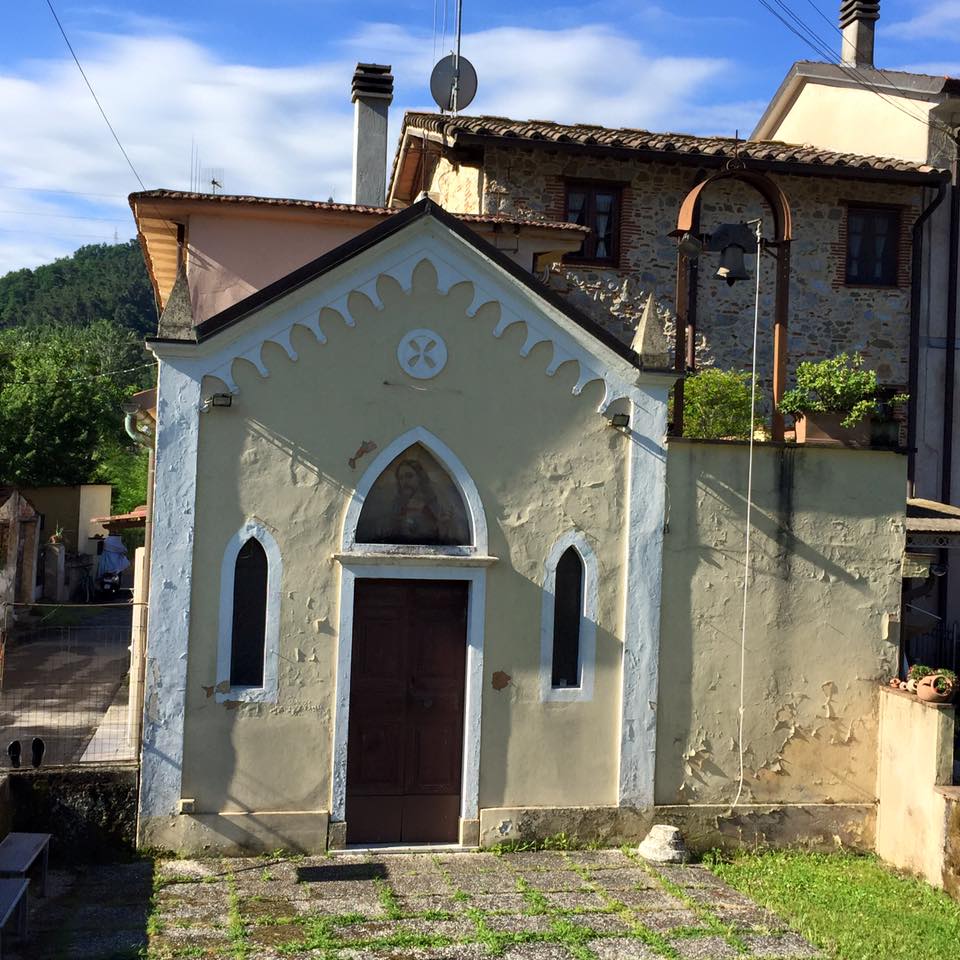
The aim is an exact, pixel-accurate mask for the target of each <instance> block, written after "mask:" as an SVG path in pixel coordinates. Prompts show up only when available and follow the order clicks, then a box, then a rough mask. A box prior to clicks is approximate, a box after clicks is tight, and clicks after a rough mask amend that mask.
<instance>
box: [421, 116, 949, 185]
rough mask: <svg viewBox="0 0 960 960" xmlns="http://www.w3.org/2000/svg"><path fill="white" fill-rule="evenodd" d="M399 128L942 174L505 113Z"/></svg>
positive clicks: (815, 152) (867, 159) (784, 147)
mask: <svg viewBox="0 0 960 960" xmlns="http://www.w3.org/2000/svg"><path fill="white" fill-rule="evenodd" d="M403 125H404V129H405V130H407V129H410V128H413V129H420V130H423V131H426V132H429V133H434V134H442V135H444V136H447V137H451V138H454V139H456V138H457V137H459V136H467V137H471V136H472V137H480V138H484V139H502V140H515V141H525V142H529V143H540V144H551V143H555V144H557V145H561V146H576V147H597V148H600V149H611V150H625V151H636V152H645V153H660V154H664V155H665V158H668V157H669V156H670V155H673V156H675V157H685V156H687V157H693V158H696V157H714V158H717V157H719V158H721V159H729V160H738V159H739V160H756V161H763V162H766V163H775V164H788V165H801V166H807V167H821V168H826V170H825V173H828V172H830V171H836V172H840V171H841V170H843V171H855V170H869V171H873V172H881V173H882V172H887V173H891V174H894V175H896V174H912V175H914V176H917V175H920V176H929V177H930V178H931V179H933V178H936V179H942V178H943V177H944V175H945V171H941V170H939V169H937V168H936V167H933V166H930V165H929V164H917V163H910V162H908V161H906V160H898V159H895V158H892V157H871V156H859V155H857V154H853V153H840V152H837V151H834V150H822V149H820V148H819V147H813V146H809V145H804V144H795V143H781V142H779V141H774V140H759V141H758V140H737V139H734V138H733V137H697V136H692V135H690V134H683V133H653V132H651V131H649V130H637V129H631V128H614V127H601V126H596V125H594V124H585V123H576V124H568V123H555V122H553V121H551V120H510V119H508V118H507V117H483V116H481V117H470V116H456V117H453V116H446V115H441V114H434V113H414V112H409V113H407V114H406V115H405V116H404V120H403Z"/></svg>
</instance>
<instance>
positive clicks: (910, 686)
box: [904, 663, 933, 693]
mask: <svg viewBox="0 0 960 960" xmlns="http://www.w3.org/2000/svg"><path fill="white" fill-rule="evenodd" d="M932 673H933V670H931V669H930V667H928V666H927V665H926V664H923V663H915V664H914V665H913V666H912V667H911V668H910V669H909V670H908V671H907V685H906V687H904V689H905V690H907V691H908V692H909V693H916V692H917V685H918V684H919V683H920V681H921V680H922V679H923V678H924V677H929V676H930V674H932Z"/></svg>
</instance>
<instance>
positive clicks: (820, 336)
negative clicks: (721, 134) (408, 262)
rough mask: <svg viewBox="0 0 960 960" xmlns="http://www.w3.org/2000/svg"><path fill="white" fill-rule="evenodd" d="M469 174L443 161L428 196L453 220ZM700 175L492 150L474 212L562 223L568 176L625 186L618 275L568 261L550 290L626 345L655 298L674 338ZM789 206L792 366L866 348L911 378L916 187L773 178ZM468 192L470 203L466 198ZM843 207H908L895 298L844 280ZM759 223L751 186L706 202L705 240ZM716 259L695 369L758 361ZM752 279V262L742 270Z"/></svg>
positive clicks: (879, 364) (892, 374)
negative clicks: (691, 200)
mask: <svg viewBox="0 0 960 960" xmlns="http://www.w3.org/2000/svg"><path fill="white" fill-rule="evenodd" d="M470 176H471V183H470V186H471V190H469V191H466V190H465V185H464V177H463V176H462V175H461V176H456V177H455V176H453V170H452V168H451V167H450V164H449V163H446V164H444V163H440V164H439V165H438V167H437V172H436V173H435V174H434V177H433V180H432V183H431V186H430V190H431V191H432V192H435V193H436V194H437V195H438V196H439V198H440V202H441V203H442V204H443V205H444V206H445V207H446V208H447V209H449V210H452V211H461V210H471V211H472V210H473V209H476V208H475V207H474V206H473V204H474V203H475V202H476V201H475V200H474V198H473V192H472V187H473V184H474V183H475V182H476V180H475V179H474V178H476V174H475V171H474V169H472V168H471V169H470ZM704 176H705V174H704V173H703V172H702V171H697V170H695V169H694V168H692V167H686V166H678V165H675V164H669V163H653V162H639V161H630V160H616V159H609V158H605V157H603V156H594V157H589V156H584V155H582V154H570V153H565V152H562V151H557V150H551V149H540V150H533V149H521V148H517V147H501V146H493V147H488V148H487V149H486V151H485V156H484V163H483V171H482V178H476V179H480V181H481V188H482V196H481V199H480V206H481V208H482V211H483V212H485V213H509V214H518V215H522V216H534V217H544V218H547V219H550V220H563V219H565V210H564V204H565V187H564V183H565V179H567V178H584V179H593V180H607V181H612V182H619V183H621V184H622V185H623V201H622V207H623V209H622V216H621V251H620V263H619V265H618V267H617V268H616V269H601V268H594V267H591V266H587V265H583V266H573V265H567V266H564V267H562V268H560V269H558V270H556V271H555V272H554V274H553V276H552V277H551V283H552V285H553V286H554V287H555V288H556V289H558V290H559V291H561V292H563V293H565V294H566V295H567V296H568V297H569V298H570V299H571V300H572V301H573V302H574V303H576V304H577V305H578V306H579V307H580V308H581V309H583V310H585V311H586V312H587V313H588V314H590V315H592V316H593V317H594V318H595V319H597V320H599V321H600V322H601V323H603V324H604V325H605V326H607V327H608V328H609V329H611V331H612V332H613V333H615V334H616V335H617V336H618V337H620V338H621V339H623V340H624V341H626V342H630V340H631V338H632V336H633V332H634V330H635V329H636V326H637V321H638V320H639V318H640V315H641V313H642V311H643V308H644V306H645V304H646V302H647V299H648V297H649V294H651V293H652V294H653V295H654V298H655V303H656V305H657V312H658V315H659V317H660V319H661V323H662V324H663V328H664V331H665V332H666V334H667V335H668V337H669V338H670V340H671V342H672V341H673V337H674V333H675V313H674V297H675V289H676V266H677V254H676V240H675V239H673V238H671V237H670V236H669V233H670V231H671V230H673V229H674V228H675V226H676V219H677V212H678V210H679V207H680V203H681V202H682V200H683V197H684V196H685V195H686V193H687V192H688V191H689V190H690V188H691V187H692V186H694V184H695V183H697V182H699V181H700V180H702V179H703V177H704ZM775 179H776V180H777V182H778V183H779V185H780V186H781V187H782V188H783V190H784V191H785V192H786V194H787V197H788V199H789V201H790V205H791V210H792V213H793V221H794V243H793V249H792V258H791V259H792V276H791V283H790V337H789V359H790V368H791V370H792V369H794V368H795V365H796V364H797V363H798V362H799V361H801V360H814V359H821V358H823V357H829V356H833V355H834V354H836V353H838V352H840V351H851V350H858V351H860V352H861V353H863V355H864V356H865V358H866V359H867V361H868V363H869V364H871V365H872V366H875V368H876V369H877V371H878V374H879V377H880V380H881V382H882V383H884V384H887V385H891V386H894V385H896V386H901V385H903V384H906V382H907V364H908V338H909V327H910V316H909V311H910V290H909V282H910V276H909V258H910V249H909V241H910V227H911V225H912V223H913V221H914V220H915V218H916V217H917V215H918V214H919V211H920V191H919V189H918V188H915V187H910V186H900V185H893V184H886V183H870V182H858V181H852V180H841V179H838V178H836V177H828V176H824V177H814V176H806V177H799V176H778V177H775ZM468 193H469V196H467V194H468ZM849 202H875V203H884V204H896V205H900V206H902V207H903V217H902V229H901V245H900V264H901V269H900V274H899V278H900V279H899V286H898V287H896V288H893V289H878V288H870V287H848V286H846V285H845V284H844V283H843V270H844V243H845V238H844V230H845V223H846V205H847V203H849ZM758 216H765V223H764V231H765V235H766V236H768V237H769V236H771V235H772V222H771V217H770V214H769V211H767V210H766V209H765V207H764V206H763V204H762V202H761V201H760V198H759V196H758V195H757V194H755V193H754V192H753V191H752V190H751V189H750V188H748V187H746V186H745V185H743V184H741V183H737V182H733V181H727V182H725V183H721V184H718V185H715V186H714V187H712V188H711V189H710V190H708V192H707V193H706V194H705V195H704V199H703V203H702V219H701V227H702V230H703V231H704V232H710V231H712V230H713V229H715V228H716V226H717V225H719V224H720V223H723V222H737V221H744V220H749V219H751V218H753V217H758ZM718 264H719V256H718V255H717V254H706V255H704V256H703V257H702V259H701V270H700V274H701V276H700V281H699V317H698V336H697V364H698V366H713V365H715V366H719V367H722V368H740V369H743V368H746V367H748V366H749V363H750V352H751V339H752V326H753V302H754V284H753V282H752V280H751V281H744V282H741V283H738V284H736V285H735V286H733V287H728V286H727V285H726V284H725V283H723V282H722V281H717V280H715V279H714V278H713V274H714V272H715V270H716V268H717V266H718ZM747 266H748V270H749V271H750V272H751V274H752V273H753V260H752V258H748V260H747ZM774 269H775V262H774V258H773V256H772V255H766V256H764V258H763V265H762V269H761V298H760V337H759V361H760V371H761V378H762V380H763V383H764V384H765V385H766V386H767V387H769V384H770V378H771V367H772V356H773V338H772V328H773V298H774Z"/></svg>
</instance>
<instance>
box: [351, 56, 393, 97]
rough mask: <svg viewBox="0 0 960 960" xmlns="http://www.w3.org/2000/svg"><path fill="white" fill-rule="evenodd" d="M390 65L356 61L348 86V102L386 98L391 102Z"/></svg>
mask: <svg viewBox="0 0 960 960" xmlns="http://www.w3.org/2000/svg"><path fill="white" fill-rule="evenodd" d="M390 69H391V68H390V65H389V64H382V63H358V64H357V69H356V70H355V71H354V74H353V84H352V85H351V88H350V102H351V103H356V102H357V100H386V101H387V103H392V102H393V74H392V73H390Z"/></svg>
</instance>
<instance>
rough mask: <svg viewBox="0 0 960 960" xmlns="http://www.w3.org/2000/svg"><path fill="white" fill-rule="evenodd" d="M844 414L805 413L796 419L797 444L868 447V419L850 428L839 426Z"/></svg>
mask: <svg viewBox="0 0 960 960" xmlns="http://www.w3.org/2000/svg"><path fill="white" fill-rule="evenodd" d="M844 417H846V414H845V413H805V414H802V415H801V416H799V417H797V422H796V430H797V443H813V444H831V445H834V446H843V447H847V446H852V447H869V446H870V419H869V417H868V418H865V419H863V420H861V421H860V422H859V423H858V424H856V425H855V426H852V427H844V426H841V424H840V421H841V420H843V419H844Z"/></svg>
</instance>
